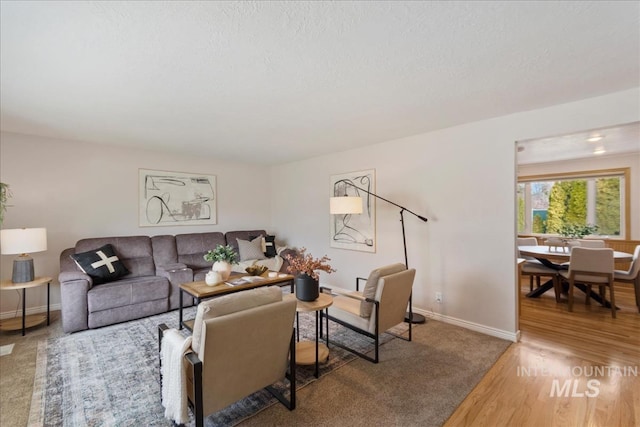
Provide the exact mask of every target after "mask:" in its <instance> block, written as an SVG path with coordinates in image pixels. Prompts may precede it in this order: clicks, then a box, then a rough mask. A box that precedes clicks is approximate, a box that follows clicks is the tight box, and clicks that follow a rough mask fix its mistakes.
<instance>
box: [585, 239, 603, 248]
mask: <svg viewBox="0 0 640 427" xmlns="http://www.w3.org/2000/svg"><path fill="white" fill-rule="evenodd" d="M578 243H579V244H580V247H582V248H606V247H607V245H606V244H605V242H604V240H596V239H578Z"/></svg>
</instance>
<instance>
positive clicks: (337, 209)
mask: <svg viewBox="0 0 640 427" xmlns="http://www.w3.org/2000/svg"><path fill="white" fill-rule="evenodd" d="M329 212H330V213H331V214H332V215H336V214H361V213H362V197H347V196H341V197H331V199H330V200H329Z"/></svg>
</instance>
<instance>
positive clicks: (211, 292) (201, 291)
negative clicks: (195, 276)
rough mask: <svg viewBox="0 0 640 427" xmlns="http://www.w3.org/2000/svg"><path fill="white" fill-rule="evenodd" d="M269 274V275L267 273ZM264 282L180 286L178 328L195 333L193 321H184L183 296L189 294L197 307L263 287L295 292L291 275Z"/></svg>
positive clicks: (231, 278)
mask: <svg viewBox="0 0 640 427" xmlns="http://www.w3.org/2000/svg"><path fill="white" fill-rule="evenodd" d="M265 274H267V273H265ZM247 276H249V275H248V274H243V273H232V274H231V277H229V279H227V281H230V280H234V279H238V278H241V277H247ZM263 279H264V280H260V281H255V282H250V283H245V284H242V285H235V286H234V285H229V284H227V283H226V282H220V283H217V284H215V285H207V284H206V283H205V281H204V280H200V281H198V282H190V283H183V284H182V285H180V317H179V321H178V328H179V329H182V327H183V326H184V327H186V328H187V329H189V330H190V331H193V319H192V320H186V321H183V319H182V310H183V294H187V295H188V296H191V297H193V298H195V300H196V305H197V304H200V301H202V300H203V299H207V298H214V297H219V296H222V295H227V294H231V293H234V292H241V291H246V290H247V289H255V288H260V287H263V286H271V285H277V286H286V285H289V286H291V292H293V276H292V275H290V274H282V273H281V274H279V275H278V276H277V277H264V276H263Z"/></svg>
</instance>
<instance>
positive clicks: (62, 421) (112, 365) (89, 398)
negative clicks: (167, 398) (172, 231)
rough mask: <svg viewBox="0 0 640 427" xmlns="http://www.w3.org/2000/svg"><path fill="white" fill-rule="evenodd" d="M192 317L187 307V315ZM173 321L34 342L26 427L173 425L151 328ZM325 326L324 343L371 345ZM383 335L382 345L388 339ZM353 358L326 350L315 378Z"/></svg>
mask: <svg viewBox="0 0 640 427" xmlns="http://www.w3.org/2000/svg"><path fill="white" fill-rule="evenodd" d="M194 313H195V309H194V308H190V309H187V310H185V317H186V318H192V317H194ZM177 318H178V313H177V312H176V311H174V312H170V313H164V314H160V315H156V316H152V317H148V318H145V319H140V320H136V321H131V322H126V323H121V324H118V325H112V326H108V327H104V328H100V329H96V330H88V331H82V332H77V333H74V334H68V335H64V336H61V337H58V338H51V339H49V340H45V341H42V342H40V343H39V344H38V353H37V361H36V374H35V379H34V388H33V397H32V402H31V411H30V414H29V426H141V425H144V426H171V425H172V423H171V422H170V421H169V420H167V419H165V418H164V408H163V407H162V404H161V401H160V378H159V360H158V341H157V339H158V332H157V331H158V325H159V324H160V323H166V324H167V325H168V326H169V327H175V326H176V325H177ZM329 327H330V339H333V338H336V340H339V341H340V342H343V343H349V344H350V345H351V346H352V347H354V348H356V349H358V350H360V351H366V350H369V349H371V348H372V344H371V340H367V339H366V338H364V337H362V336H361V335H359V334H355V333H354V332H352V331H350V330H347V329H345V328H342V327H339V326H337V325H335V324H334V323H333V322H330V323H329ZM299 328H300V338H301V339H314V338H315V317H314V316H312V315H310V316H305V315H301V316H300V326H299ZM183 331H184V333H185V334H186V333H187V332H186V331H185V330H183ZM382 337H383V340H382V342H387V341H389V340H391V339H392V337H391V336H390V335H387V334H385V335H383V336H382ZM355 358H356V356H354V355H353V354H352V353H349V352H347V351H345V350H343V349H341V348H339V347H336V346H331V354H330V357H329V360H328V361H327V362H326V363H324V364H321V365H320V377H322V376H324V375H327V374H329V373H330V372H332V371H334V370H336V369H337V368H339V367H341V366H343V365H344V364H346V363H348V362H350V361H352V360H354V359H355ZM313 373H314V367H313V366H308V367H307V366H299V367H298V368H297V372H296V381H297V389H300V388H302V387H304V386H306V385H308V384H310V383H312V382H314V381H315V380H316V378H315V376H314V375H313ZM280 386H281V387H284V384H282V385H280ZM276 402H277V400H276V399H275V398H274V397H273V396H272V395H271V394H270V393H269V392H267V391H266V390H262V391H260V392H257V393H254V394H252V395H251V396H248V397H247V398H245V399H242V400H241V401H238V402H236V403H235V404H233V405H231V406H229V407H227V408H225V409H223V410H222V411H220V412H217V413H215V414H213V415H212V416H210V417H208V418H207V419H206V421H205V425H207V426H232V425H236V424H238V423H239V422H241V421H242V420H244V419H246V418H248V417H251V416H253V415H254V414H256V413H258V412H260V411H262V410H264V409H266V408H268V407H269V406H271V405H273V404H275V403H276ZM190 425H195V424H194V423H193V419H191V423H190Z"/></svg>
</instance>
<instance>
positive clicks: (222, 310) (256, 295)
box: [191, 286, 282, 356]
mask: <svg viewBox="0 0 640 427" xmlns="http://www.w3.org/2000/svg"><path fill="white" fill-rule="evenodd" d="M278 301H282V290H281V289H280V288H279V287H278V286H269V287H264V288H257V289H250V290H248V291H242V292H238V293H235V294H231V295H224V296H221V297H219V298H214V299H211V300H207V301H204V302H201V303H200V304H198V310H197V311H196V320H195V322H194V324H193V339H192V342H191V348H192V349H193V351H194V352H195V353H196V354H197V355H198V356H199V355H200V344H201V341H202V328H203V322H204V321H205V320H206V319H212V318H214V317H220V316H225V315H227V314H231V313H235V312H238V311H243V310H246V309H249V308H253V307H259V306H261V305H266V304H271V303H273V302H278Z"/></svg>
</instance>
